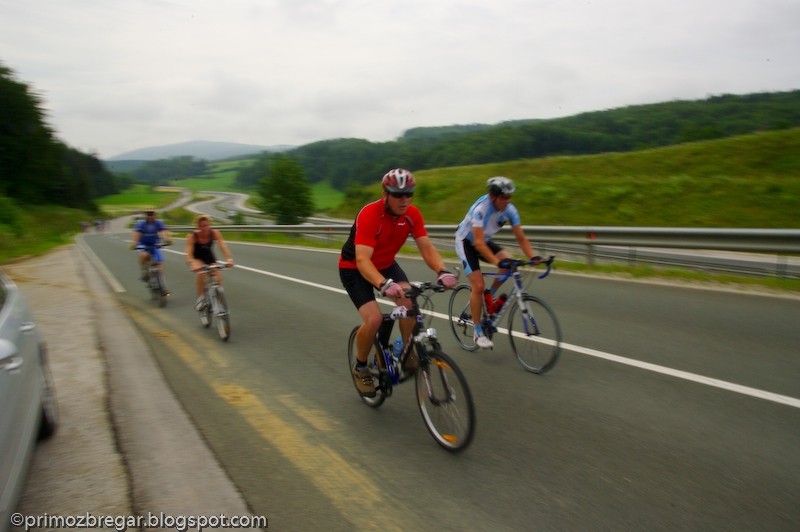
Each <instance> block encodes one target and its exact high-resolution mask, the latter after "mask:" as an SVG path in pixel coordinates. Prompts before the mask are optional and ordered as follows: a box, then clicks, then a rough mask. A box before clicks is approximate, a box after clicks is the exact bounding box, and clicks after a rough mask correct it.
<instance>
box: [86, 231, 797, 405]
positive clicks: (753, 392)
mask: <svg viewBox="0 0 800 532" xmlns="http://www.w3.org/2000/svg"><path fill="white" fill-rule="evenodd" d="M84 249H87V250H88V246H84ZM167 251H170V252H172V253H177V254H182V253H181V252H179V251H173V250H167ZM88 255H90V260H92V262H95V260H96V258H92V257H91V255H93V253H92V254H88ZM97 262H98V263H100V261H99V260H98V261H97ZM100 266H102V263H100ZM102 268H103V269H104V268H105V267H104V266H102ZM234 268H238V269H241V270H247V271H250V272H253V273H258V274H261V275H267V276H269V277H275V278H277V279H283V280H284V281H291V282H293V283H298V284H303V285H306V286H311V287H313V288H319V289H321V290H328V291H330V292H336V293H337V294H346V293H347V292H346V291H345V290H344V289H343V288H334V287H332V286H326V285H323V284H319V283H313V282H310V281H304V280H303V279H297V278H295V277H289V276H286V275H281V274H278V273H273V272H268V271H265V270H259V269H257V268H251V267H249V266H241V265H238V264H237V265H236V266H234ZM106 272H107V270H106ZM104 277H107V279H109V282H110V283H111V284H112V287H114V283H115V280H114V281H112V280H113V279H114V277H113V275H111V274H110V273H108V275H105V274H104ZM116 284H117V285H119V283H116ZM120 288H121V286H120ZM117 291H120V290H117ZM121 291H124V289H121ZM378 301H379V302H380V303H383V304H384V305H387V306H392V302H390V301H389V300H386V299H379V300H378ZM432 315H433V316H435V317H437V318H440V319H443V320H445V321H446V320H447V314H442V313H440V312H433V313H432ZM561 348H562V349H565V350H567V351H572V352H574V353H579V354H582V355H587V356H591V357H595V358H602V359H604V360H608V361H609V362H616V363H617V364H624V365H626V366H631V367H635V368H639V369H643V370H646V371H652V372H655V373H660V374H662V375H668V376H670V377H676V378H678V379H683V380H686V381H690V382H696V383H698V384H705V385H706V386H712V387H714V388H720V389H722V390H728V391H730V392H735V393H738V394H742V395H748V396H750V397H755V398H758V399H764V400H766V401H772V402H773V403H779V404H782V405H786V406H791V407H794V408H800V399H797V398H795V397H790V396H788V395H781V394H777V393H772V392H768V391H765V390H759V389H758V388H751V387H749V386H742V385H741V384H735V383H732V382H727V381H723V380H720V379H714V378H712V377H706V376H704V375H697V374H695V373H689V372H688V371H681V370H678V369H673V368H668V367H666V366H660V365H658V364H651V363H650V362H642V361H641V360H634V359H632V358H626V357H622V356H619V355H613V354H611V353H605V352H603V351H598V350H596V349H591V348H588V347H581V346H579V345H572V344H567V343H563V342H562V343H561Z"/></svg>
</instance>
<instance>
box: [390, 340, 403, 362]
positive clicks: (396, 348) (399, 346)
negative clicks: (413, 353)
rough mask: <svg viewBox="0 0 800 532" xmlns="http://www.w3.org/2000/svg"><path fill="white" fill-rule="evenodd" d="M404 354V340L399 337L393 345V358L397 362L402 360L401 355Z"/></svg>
mask: <svg viewBox="0 0 800 532" xmlns="http://www.w3.org/2000/svg"><path fill="white" fill-rule="evenodd" d="M402 354H403V339H402V338H400V337H399V336H398V337H397V338H396V339H395V341H394V343H393V344H392V356H393V357H394V358H395V360H399V359H400V355H402Z"/></svg>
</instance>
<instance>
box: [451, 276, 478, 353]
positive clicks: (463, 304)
mask: <svg viewBox="0 0 800 532" xmlns="http://www.w3.org/2000/svg"><path fill="white" fill-rule="evenodd" d="M470 296H472V287H470V285H468V284H462V285H459V286H457V287H455V288H454V289H453V293H452V294H451V295H450V305H449V306H448V309H447V314H448V318H449V319H450V330H451V331H453V336H455V338H456V342H458V345H460V346H461V347H462V349H466V350H467V351H475V350H476V349H478V346H477V345H475V340H474V335H475V322H474V321H473V319H472V311H471V310H470V308H469V298H470Z"/></svg>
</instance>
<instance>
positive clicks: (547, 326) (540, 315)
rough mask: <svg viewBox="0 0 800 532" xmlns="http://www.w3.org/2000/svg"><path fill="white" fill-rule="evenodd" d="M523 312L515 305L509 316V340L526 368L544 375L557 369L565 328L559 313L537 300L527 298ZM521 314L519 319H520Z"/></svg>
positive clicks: (531, 297) (525, 297) (525, 298)
mask: <svg viewBox="0 0 800 532" xmlns="http://www.w3.org/2000/svg"><path fill="white" fill-rule="evenodd" d="M523 305H524V307H523V309H522V310H521V311H520V312H517V311H518V310H520V308H519V306H518V305H516V304H515V305H514V308H512V309H511V311H510V312H509V315H508V338H509V340H510V341H511V349H512V350H513V351H514V354H515V355H516V356H517V360H518V361H519V363H520V364H522V367H523V368H525V369H526V370H528V371H530V372H531V373H537V374H542V373H545V372H547V371H549V370H551V369H552V368H553V366H555V365H556V362H557V361H558V356H559V353H560V352H561V327H560V326H559V324H558V319H557V318H556V315H555V312H553V310H552V309H551V308H550V306H549V305H548V304H547V303H545V302H544V301H543V300H542V299H539V298H538V297H536V296H531V295H526V296H524V297H523ZM517 314H519V316H517Z"/></svg>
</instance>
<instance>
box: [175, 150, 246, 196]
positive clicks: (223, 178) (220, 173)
mask: <svg viewBox="0 0 800 532" xmlns="http://www.w3.org/2000/svg"><path fill="white" fill-rule="evenodd" d="M253 161H254V159H241V160H236V161H219V162H212V163H209V165H208V166H209V167H208V170H206V172H205V173H203V174H201V175H199V176H197V177H191V178H188V179H179V180H175V181H173V182H172V184H173V185H175V186H176V187H182V188H187V189H189V190H192V191H194V192H200V191H202V190H217V191H219V192H243V193H245V194H247V193H248V192H249V191H247V190H243V189H241V187H237V186H236V184H235V180H236V174H238V173H239V170H241V169H242V168H244V167H246V166H248V165H250V164H251V163H253Z"/></svg>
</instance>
